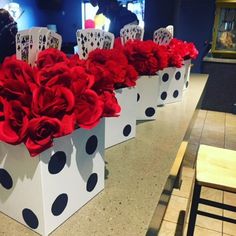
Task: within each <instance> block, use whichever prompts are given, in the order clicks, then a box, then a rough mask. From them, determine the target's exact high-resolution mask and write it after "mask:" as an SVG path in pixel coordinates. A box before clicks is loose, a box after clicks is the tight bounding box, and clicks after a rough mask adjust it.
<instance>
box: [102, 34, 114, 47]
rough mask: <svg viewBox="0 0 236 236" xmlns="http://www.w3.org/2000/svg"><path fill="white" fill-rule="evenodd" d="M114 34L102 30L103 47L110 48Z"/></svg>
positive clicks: (112, 44)
mask: <svg viewBox="0 0 236 236" xmlns="http://www.w3.org/2000/svg"><path fill="white" fill-rule="evenodd" d="M114 40H115V37H114V34H112V33H110V32H104V41H103V47H102V48H103V49H112V48H113V46H114Z"/></svg>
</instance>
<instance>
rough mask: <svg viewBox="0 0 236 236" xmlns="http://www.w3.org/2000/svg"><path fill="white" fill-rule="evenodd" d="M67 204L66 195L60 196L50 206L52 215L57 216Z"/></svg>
mask: <svg viewBox="0 0 236 236" xmlns="http://www.w3.org/2000/svg"><path fill="white" fill-rule="evenodd" d="M67 203H68V196H67V194H66V193H62V194H60V195H59V196H58V197H57V198H56V200H55V201H54V202H53V204H52V208H51V211H52V214H53V215H54V216H59V215H61V213H62V212H63V211H64V210H65V208H66V206H67Z"/></svg>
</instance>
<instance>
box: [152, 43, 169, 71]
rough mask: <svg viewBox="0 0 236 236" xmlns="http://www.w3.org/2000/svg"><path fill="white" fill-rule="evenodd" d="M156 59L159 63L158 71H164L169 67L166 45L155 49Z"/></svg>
mask: <svg viewBox="0 0 236 236" xmlns="http://www.w3.org/2000/svg"><path fill="white" fill-rule="evenodd" d="M153 54H154V57H155V58H156V59H157V61H158V70H163V69H164V68H166V67H167V66H168V53H167V49H166V47H165V46H164V45H158V44H156V46H155V47H154V48H153Z"/></svg>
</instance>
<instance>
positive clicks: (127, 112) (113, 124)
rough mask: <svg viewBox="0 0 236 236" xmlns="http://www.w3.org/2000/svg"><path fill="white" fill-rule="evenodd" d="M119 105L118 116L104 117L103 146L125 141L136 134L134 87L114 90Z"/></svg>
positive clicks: (135, 95) (135, 96)
mask: <svg viewBox="0 0 236 236" xmlns="http://www.w3.org/2000/svg"><path fill="white" fill-rule="evenodd" d="M115 94H116V98H117V101H118V103H119V105H120V106H121V112H120V116H118V117H107V118H105V148H109V147H111V146H114V145H116V144H119V143H122V142H125V141H127V140H129V139H131V138H134V137H135V135H136V106H137V104H136V103H137V90H136V87H131V88H122V89H118V90H115Z"/></svg>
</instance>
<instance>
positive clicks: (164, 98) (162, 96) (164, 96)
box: [161, 92, 167, 100]
mask: <svg viewBox="0 0 236 236" xmlns="http://www.w3.org/2000/svg"><path fill="white" fill-rule="evenodd" d="M166 98H167V92H162V94H161V99H162V100H166Z"/></svg>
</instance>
